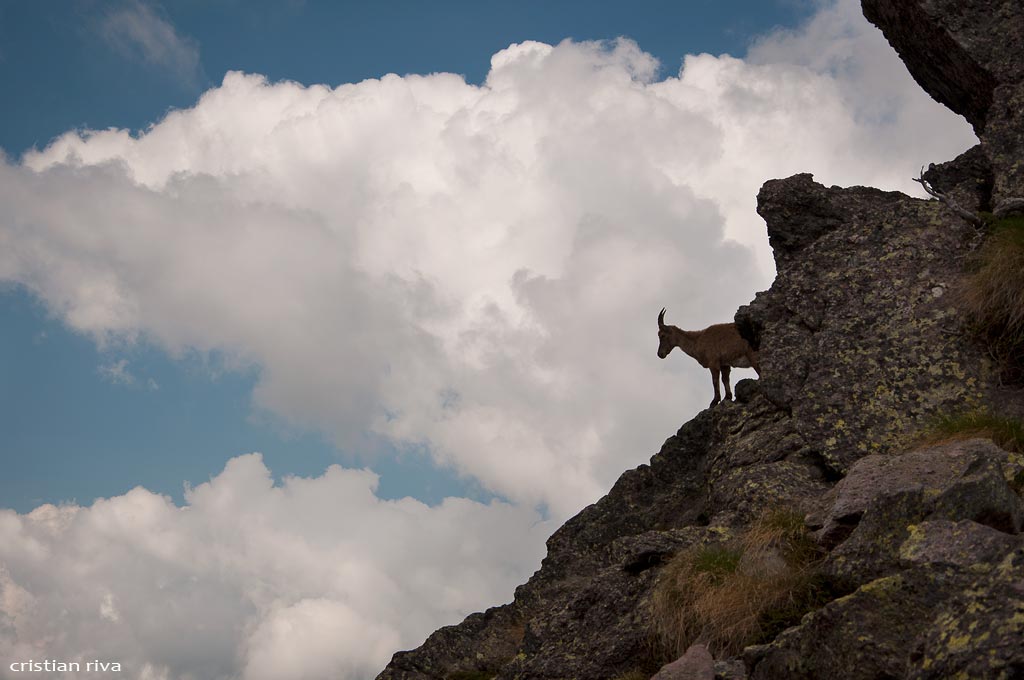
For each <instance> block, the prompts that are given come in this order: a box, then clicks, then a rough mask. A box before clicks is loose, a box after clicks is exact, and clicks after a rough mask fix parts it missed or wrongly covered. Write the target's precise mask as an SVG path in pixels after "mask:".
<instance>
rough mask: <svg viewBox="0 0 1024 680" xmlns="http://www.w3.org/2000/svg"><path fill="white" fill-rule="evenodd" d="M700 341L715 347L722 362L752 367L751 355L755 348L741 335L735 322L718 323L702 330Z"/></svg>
mask: <svg viewBox="0 0 1024 680" xmlns="http://www.w3.org/2000/svg"><path fill="white" fill-rule="evenodd" d="M700 341H701V344H703V345H704V346H705V347H708V348H709V349H711V348H713V352H714V353H715V354H717V355H718V357H719V360H720V361H721V362H722V363H727V364H729V365H730V366H735V367H736V368H751V364H750V356H751V355H752V354H753V352H754V350H753V349H752V348H751V347H750V344H749V343H748V342H747V341H746V340H744V339H743V336H742V335H740V331H739V329H738V328H737V327H736V324H734V323H716V324H715V325H713V326H708V327H707V328H705V329H704V330H702V331H701V332H700Z"/></svg>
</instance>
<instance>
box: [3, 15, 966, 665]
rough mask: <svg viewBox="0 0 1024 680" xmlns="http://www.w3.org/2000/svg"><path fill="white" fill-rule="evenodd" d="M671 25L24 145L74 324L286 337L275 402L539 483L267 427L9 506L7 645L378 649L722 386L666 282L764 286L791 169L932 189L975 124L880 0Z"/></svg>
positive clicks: (271, 362)
mask: <svg viewBox="0 0 1024 680" xmlns="http://www.w3.org/2000/svg"><path fill="white" fill-rule="evenodd" d="M641 47H642V46H638V45H636V44H634V43H632V42H630V41H628V40H619V41H616V42H613V43H607V44H606V43H589V42H583V43H579V42H569V41H567V42H563V43H561V44H559V45H554V46H552V45H545V44H540V43H534V42H527V43H521V44H516V45H511V46H509V47H508V48H507V49H504V50H501V51H500V52H498V53H497V54H495V55H494V56H493V57H492V60H491V71H490V73H489V75H488V77H487V80H486V82H485V83H483V84H482V85H480V86H474V85H469V84H467V83H465V82H464V80H463V79H462V78H460V77H458V76H455V75H451V74H432V75H426V76H421V75H409V76H405V77H399V76H396V75H387V76H384V77H382V78H380V79H377V80H367V81H364V82H361V83H355V84H347V85H342V86H339V87H337V88H329V87H325V86H320V85H311V86H306V85H302V84H299V83H294V82H277V83H270V82H267V80H266V79H265V78H263V77H262V76H259V75H256V74H244V73H236V72H232V73H228V74H227V75H226V76H225V77H224V79H223V82H222V83H221V85H219V86H218V87H215V88H213V89H211V90H209V91H207V92H205V93H204V94H203V95H202V97H201V98H200V99H199V100H198V101H197V102H196V104H195V105H194V106H193V107H191V108H189V109H184V110H180V111H173V112H171V113H169V114H168V115H167V116H166V117H165V118H164V119H162V120H161V121H159V122H157V123H155V124H154V125H152V126H151V127H150V128H148V129H147V130H144V131H141V132H138V133H132V132H130V131H127V130H103V131H75V132H69V133H67V134H65V135H63V136H61V137H59V138H58V139H56V140H54V141H53V142H52V143H51V144H49V145H48V146H47V147H46V148H44V149H41V150H35V151H33V152H31V153H28V154H26V155H25V156H24V157H23V158H21V159H20V160H18V161H17V162H15V161H11V160H4V161H2V162H0V280H2V281H6V282H14V283H17V284H20V285H22V286H25V287H26V288H27V289H28V290H30V291H32V292H33V293H34V294H35V295H37V296H38V297H39V298H40V299H41V300H43V301H44V302H45V304H46V305H47V306H48V307H49V309H50V310H51V311H52V312H53V313H54V314H56V315H58V316H59V317H60V318H62V319H63V320H64V322H65V323H67V324H68V325H69V326H70V327H72V328H74V329H75V330H77V331H80V332H83V333H87V334H90V335H91V336H92V337H94V338H95V339H96V341H97V342H98V343H100V344H102V345H105V344H106V343H108V342H112V343H114V344H115V346H116V345H117V343H123V342H125V341H129V342H130V341H133V340H137V339H143V340H145V341H147V342H151V343H154V344H156V345H157V346H159V347H162V348H163V349H165V350H166V351H167V352H168V353H170V354H171V355H172V356H178V355H184V354H186V353H191V352H195V351H198V352H200V353H203V352H216V353H217V355H218V356H223V357H226V360H227V365H228V367H229V368H230V367H245V368H249V367H253V366H255V367H258V368H259V376H260V380H259V383H258V385H257V387H256V392H255V395H254V399H255V403H256V404H257V406H258V407H259V408H261V409H265V410H267V411H269V412H272V413H274V414H276V415H277V416H278V417H280V418H283V419H285V420H287V421H290V422H291V423H293V424H295V425H298V426H300V427H309V428H315V429H318V430H321V431H323V432H325V433H327V434H328V435H329V436H331V437H332V438H333V439H334V441H335V442H337V443H338V445H339V448H341V449H342V450H344V451H357V452H359V453H361V454H366V453H368V452H369V449H371V448H372V447H373V446H374V443H375V442H379V441H380V440H381V439H383V440H385V441H386V442H388V443H389V444H391V445H395V446H398V447H404V446H408V447H409V449H410V451H411V452H421V451H426V452H427V453H428V455H430V456H432V458H433V460H434V462H435V463H436V464H438V465H443V466H448V467H450V468H452V469H454V470H455V471H456V472H457V473H458V474H461V475H464V476H466V477H469V478H473V479H475V480H476V481H478V482H479V483H480V484H481V485H482V486H483V487H485V488H487V489H489V490H491V491H493V492H496V493H497V494H499V495H501V496H503V497H504V498H506V499H508V500H509V501H510V503H511V504H509V505H503V504H492V505H489V506H481V505H479V504H475V503H471V502H470V501H465V500H458V499H449V500H447V501H445V503H444V504H442V505H440V506H437V507H434V508H428V507H426V506H423V505H422V504H419V503H417V502H415V501H412V500H408V499H407V500H404V501H396V502H384V501H380V500H378V499H376V498H375V496H374V495H373V479H372V475H370V473H368V472H361V471H354V470H344V469H341V468H331V469H330V470H329V471H328V472H327V473H326V474H325V475H324V476H323V477H320V478H317V479H313V480H300V479H292V480H288V481H287V482H286V483H285V484H283V485H282V486H280V487H274V486H272V485H271V483H270V480H269V477H268V475H267V471H266V470H265V469H264V468H263V466H262V464H261V463H260V461H259V460H258V459H257V458H254V457H243V458H239V459H234V460H232V461H231V463H230V464H229V465H228V468H227V469H226V470H225V471H224V472H223V473H222V474H221V475H220V476H218V477H217V478H216V479H214V480H212V481H211V482H210V483H209V484H206V485H203V486H200V487H198V488H196V489H195V490H193V491H192V492H191V493H190V494H189V496H188V503H187V505H186V507H184V508H176V507H174V506H173V505H172V504H171V503H170V502H169V501H168V500H167V499H164V498H161V497H159V496H155V495H153V494H152V493H150V492H148V491H145V490H143V489H135V490H133V491H131V492H129V493H127V494H125V495H124V496H121V497H119V498H114V499H109V500H106V501H99V502H97V503H96V504H94V505H93V506H91V507H88V508H81V507H77V506H72V507H61V508H55V507H52V506H44V507H43V508H40V509H38V510H36V511H35V512H33V513H31V514H30V515H27V516H18V515H15V514H14V513H4V514H3V515H2V516H0V565H2V566H3V571H2V573H0V582H2V583H3V591H2V598H0V603H2V614H0V656H3V658H30V657H31V656H32V654H38V653H39V652H40V651H41V650H44V649H45V650H46V652H47V654H48V655H50V656H53V655H55V654H56V653H57V652H60V651H62V650H64V651H66V652H67V653H68V654H72V653H75V650H77V651H78V652H80V653H82V654H87V655H95V657H96V658H106V659H122V660H124V661H125V662H128V661H131V662H132V663H134V664H136V666H135V667H136V668H137V669H141V670H139V671H138V673H139V676H140V677H149V678H190V677H196V678H198V677H202V678H207V677H244V678H264V677H281V678H282V679H287V678H303V677H323V676H324V675H325V674H326V673H328V672H334V673H336V674H338V675H339V676H340V677H353V678H354V677H367V676H369V675H372V674H373V673H374V672H375V671H376V670H378V669H379V666H380V665H381V662H382V661H386V658H387V656H388V655H389V653H390V652H391V651H394V649H395V648H396V647H403V646H412V645H415V644H418V643H419V642H421V641H422V638H423V636H424V635H425V634H426V633H427V632H429V631H430V630H433V629H434V628H436V627H437V626H438V625H441V624H443V623H449V622H453V621H455V620H457V619H458V618H459V616H460V615H461V614H462V613H465V612H466V611H470V610H473V609H479V608H481V607H483V606H486V605H487V604H491V603H497V602H500V601H502V600H503V599H507V597H508V594H509V593H510V589H511V585H512V584H514V583H518V582H521V581H522V580H524V576H525V575H527V574H528V572H529V570H530V569H531V568H533V566H535V564H536V558H537V556H538V554H539V551H540V549H541V543H542V540H543V538H544V534H545V533H546V532H547V531H548V530H550V525H536V522H537V514H536V512H535V511H534V508H535V507H537V506H543V507H546V508H547V509H548V510H549V512H550V516H551V517H552V521H553V522H557V521H560V520H561V519H564V518H565V517H566V516H568V515H570V514H572V513H573V512H575V511H576V510H578V509H579V508H580V507H582V506H583V505H585V504H586V503H589V502H592V501H594V500H596V499H597V498H598V497H599V496H600V495H601V494H602V493H603V492H604V491H605V490H607V489H608V487H609V486H610V485H611V483H612V482H613V481H614V480H615V478H616V477H617V476H618V475H619V474H620V473H621V471H622V470H623V469H626V468H628V467H632V466H634V465H636V464H638V463H640V462H642V461H644V460H645V459H647V458H648V457H649V456H650V455H651V454H652V453H653V452H654V451H655V450H656V449H657V447H658V446H659V445H660V443H661V442H662V441H663V439H664V438H665V436H666V435H668V434H670V433H671V432H672V431H674V430H675V429H676V428H677V427H678V425H679V424H680V423H681V422H682V421H683V420H685V419H686V418H688V417H689V416H690V415H691V414H692V413H694V412H695V411H696V410H697V409H699V408H701V407H703V406H704V405H706V404H707V403H708V401H709V400H710V398H711V393H712V390H711V385H710V376H709V374H708V372H707V371H706V370H704V369H702V368H700V366H698V365H697V364H696V363H695V362H693V361H692V360H690V359H689V358H687V357H684V356H681V355H679V354H678V353H676V354H673V355H672V356H670V357H669V359H667V360H665V361H659V360H658V359H657V357H656V355H655V350H656V347H657V340H656V325H655V319H656V315H657V312H658V310H659V309H660V308H661V307H663V306H665V307H668V321H669V322H670V323H676V324H678V325H680V326H683V327H687V328H700V327H703V326H706V325H708V324H711V323H715V322H720V321H727V320H729V319H731V317H732V315H733V313H734V311H735V309H736V307H737V306H738V305H740V304H744V303H746V302H747V301H749V300H750V299H751V297H752V296H753V293H754V292H755V291H756V290H759V289H762V288H765V287H767V286H768V284H769V283H770V280H771V277H772V275H773V271H772V260H771V253H770V250H769V248H768V243H767V238H766V236H765V233H764V225H763V222H762V221H761V220H760V218H759V217H757V215H756V213H755V212H754V205H755V196H756V193H757V190H758V188H759V187H760V185H761V183H762V182H763V181H764V180H766V179H769V178H773V177H784V176H788V175H791V174H793V173H796V172H805V171H810V172H814V173H815V175H816V177H817V178H818V179H819V180H820V181H824V182H826V183H836V184H844V185H850V184H868V185H874V186H879V187H882V188H885V189H893V190H902V191H906V192H908V193H914V192H916V191H917V186H916V185H915V184H914V183H913V182H912V181H911V179H910V178H911V176H912V175H914V174H915V173H916V172H917V170H918V168H919V167H920V166H921V165H924V164H926V163H928V162H931V161H941V160H944V159H948V158H951V157H953V156H954V155H956V154H957V153H959V152H960V151H963V150H964V149H966V148H967V147H969V146H970V145H971V144H973V143H974V137H973V135H972V133H971V131H970V128H969V126H967V124H966V123H965V122H964V121H963V120H962V119H960V118H959V117H957V116H954V115H953V114H951V113H949V112H948V111H945V110H944V109H943V108H942V107H940V106H939V105H938V104H936V103H934V102H932V101H931V100H930V99H929V98H928V97H927V95H925V94H924V93H922V92H921V91H920V90H919V89H918V88H917V86H916V85H914V83H913V81H912V80H911V78H910V77H909V75H908V74H907V73H906V71H905V69H904V67H903V66H902V64H901V63H900V62H899V60H898V59H897V57H896V56H895V54H894V53H893V52H892V51H891V50H890V49H889V48H888V46H887V45H886V44H885V42H884V40H883V39H882V38H881V36H880V34H879V33H878V32H877V31H876V30H875V29H873V28H872V27H870V26H869V25H868V24H867V23H866V22H865V21H864V20H863V19H862V18H861V17H860V16H859V14H858V12H857V10H856V3H855V2H853V1H852V0H843V1H842V2H839V3H836V4H835V5H827V6H825V7H823V9H822V10H821V11H820V12H819V13H818V15H817V16H816V17H815V18H814V19H812V20H811V21H810V22H809V23H808V24H807V25H806V26H804V27H802V28H800V29H799V30H796V31H791V32H781V33H776V34H773V35H770V36H767V37H765V38H764V39H762V40H761V41H759V42H758V43H757V44H756V45H755V46H754V47H753V48H752V50H751V52H750V54H749V55H748V56H747V58H745V59H737V58H733V57H729V56H717V57H716V56H712V55H708V54H703V55H691V56H689V57H687V58H686V60H685V62H684V65H683V68H682V70H681V71H680V73H679V74H678V75H677V76H674V77H670V78H667V79H665V80H662V81H655V80H653V76H654V73H655V72H656V70H655V66H656V63H655V61H654V60H653V58H652V57H650V55H647V54H646V53H644V52H643V51H642V49H641ZM122 368H125V369H126V368H127V366H126V365H125V366H124V367H122ZM734 375H735V374H734ZM743 375H744V374H743V373H742V372H739V376H737V377H742V376H743ZM747 375H752V374H751V373H747ZM410 455H415V454H410ZM367 460H370V461H371V464H372V457H370V456H368V457H367ZM64 631H66V632H64ZM58 633H60V634H59V635H58ZM54 645H58V646H59V649H58V648H56V647H54ZM51 650H53V651H51ZM282 673H290V675H287V674H286V675H282Z"/></svg>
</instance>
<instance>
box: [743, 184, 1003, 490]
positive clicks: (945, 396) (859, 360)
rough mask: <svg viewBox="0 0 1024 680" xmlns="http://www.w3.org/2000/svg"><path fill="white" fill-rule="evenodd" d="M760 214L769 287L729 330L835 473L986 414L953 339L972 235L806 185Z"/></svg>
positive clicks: (965, 357) (934, 211)
mask: <svg viewBox="0 0 1024 680" xmlns="http://www.w3.org/2000/svg"><path fill="white" fill-rule="evenodd" d="M758 213H760V215H761V216H762V217H763V218H764V219H765V222H766V223H767V226H768V237H769V240H770V241H771V243H772V245H773V248H774V250H775V258H776V263H777V266H778V275H777V276H776V279H775V282H774V283H773V284H772V287H771V289H770V290H768V291H765V292H762V293H758V294H757V297H756V298H755V299H754V301H753V302H751V303H750V304H749V305H747V306H745V307H741V308H740V310H739V311H738V312H737V314H736V323H737V325H738V326H739V328H740V333H741V334H742V335H744V337H746V338H747V339H748V341H750V342H751V344H753V345H754V346H755V347H757V348H758V349H759V351H760V352H761V365H762V371H761V380H760V383H761V387H762V389H763V391H764V393H765V395H766V396H767V397H768V399H769V400H770V401H772V402H773V403H774V404H776V405H777V406H778V407H779V408H780V409H782V410H784V411H785V412H787V413H789V414H790V415H791V416H792V421H793V423H792V425H793V427H794V429H795V430H796V431H797V432H798V433H799V434H800V436H801V437H802V438H803V439H804V440H805V441H807V442H808V443H810V445H811V446H812V448H814V449H815V450H816V451H817V452H818V454H820V456H821V458H822V460H823V461H824V462H825V464H826V465H827V466H828V467H829V468H830V469H831V470H832V471H834V472H835V473H837V474H842V473H845V472H846V471H847V469H848V468H849V466H850V465H851V464H852V463H853V462H854V461H855V460H857V459H858V458H861V457H862V456H865V455H867V454H869V453H880V452H889V451H895V450H899V449H900V448H901V447H902V446H904V445H905V444H906V443H907V442H908V441H909V438H910V437H911V436H913V433H914V432H916V431H917V430H919V429H920V427H921V426H923V425H924V424H925V423H926V422H927V420H928V419H929V418H930V417H932V416H933V415H934V414H935V413H937V412H949V411H956V410H963V409H965V408H970V407H972V406H977V405H979V404H980V403H981V399H982V391H983V387H984V385H985V384H986V381H987V371H986V368H985V362H984V361H983V360H982V358H981V357H980V356H979V355H978V353H977V352H976V351H975V350H973V349H972V348H970V347H968V346H967V345H966V344H965V343H963V342H961V341H958V340H954V339H953V338H954V337H955V335H956V332H957V328H958V323H959V322H958V320H957V319H958V316H957V313H956V309H955V305H954V302H953V298H954V295H953V294H952V293H953V292H954V291H955V290H956V287H957V284H958V281H959V279H960V276H961V272H962V270H963V257H964V254H965V252H966V245H967V244H968V242H969V241H970V239H971V238H973V236H974V231H973V229H972V228H971V227H969V226H968V225H967V224H965V223H963V222H962V221H960V220H957V219H955V218H952V217H951V216H950V215H949V214H948V213H947V212H946V211H945V208H944V207H943V206H941V205H940V204H939V203H937V202H935V201H922V200H918V199H914V198H910V197H908V196H905V195H903V194H900V193H897V192H883V191H879V190H878V189H869V188H865V187H852V188H849V189H840V188H838V187H832V188H826V187H824V186H822V185H821V184H818V183H816V182H814V180H813V179H812V177H811V176H810V175H806V174H803V175H794V176H793V177H790V178H788V179H784V180H771V181H769V182H766V183H765V185H764V187H763V188H762V189H761V192H760V193H759V194H758Z"/></svg>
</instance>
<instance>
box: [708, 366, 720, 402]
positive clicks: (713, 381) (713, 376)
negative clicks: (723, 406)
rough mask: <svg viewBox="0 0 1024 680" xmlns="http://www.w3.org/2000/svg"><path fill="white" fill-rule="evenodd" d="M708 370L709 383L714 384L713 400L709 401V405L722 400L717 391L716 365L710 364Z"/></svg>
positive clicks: (717, 372) (717, 373)
mask: <svg viewBox="0 0 1024 680" xmlns="http://www.w3.org/2000/svg"><path fill="white" fill-rule="evenodd" d="M710 370H711V384H712V385H714V386H715V400H714V401H712V402H711V405H712V406H714V405H715V404H717V403H718V402H720V401H722V396H721V394H720V393H719V391H718V375H719V370H718V366H711V367H710Z"/></svg>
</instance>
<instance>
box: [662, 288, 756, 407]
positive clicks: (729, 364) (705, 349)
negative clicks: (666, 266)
mask: <svg viewBox="0 0 1024 680" xmlns="http://www.w3.org/2000/svg"><path fill="white" fill-rule="evenodd" d="M658 340H659V343H658V358H660V359H664V358H665V357H667V356H668V353H669V352H671V351H672V349H673V348H674V347H678V348H679V349H681V350H683V351H684V352H686V353H687V354H689V355H690V356H691V357H693V358H694V359H696V360H697V363H699V364H700V365H701V366H703V367H704V368H707V369H709V370H710V371H711V382H712V384H713V385H714V386H715V400H714V401H712V402H711V405H712V406H714V405H715V404H717V403H718V402H720V401H721V400H722V397H721V395H720V394H719V392H718V376H719V375H721V376H722V384H723V385H725V399H726V401H728V400H730V399H732V389H731V388H730V387H729V371H730V369H732V368H733V367H736V368H753V369H754V370H755V371H757V375H758V376H760V375H761V365H760V363H758V359H757V352H755V351H754V350H753V348H751V346H750V345H749V344H748V343H747V341H746V340H744V339H743V338H742V337H741V336H740V332H739V330H737V329H736V324H734V323H719V324H715V325H714V326H708V327H707V328H705V329H704V330H702V331H684V330H683V329H681V328H677V327H675V326H668V325H666V324H665V309H664V308H662V310H661V313H660V314H658Z"/></svg>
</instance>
